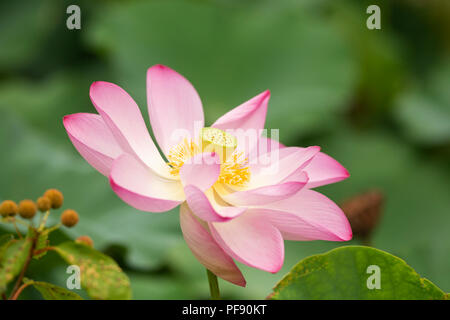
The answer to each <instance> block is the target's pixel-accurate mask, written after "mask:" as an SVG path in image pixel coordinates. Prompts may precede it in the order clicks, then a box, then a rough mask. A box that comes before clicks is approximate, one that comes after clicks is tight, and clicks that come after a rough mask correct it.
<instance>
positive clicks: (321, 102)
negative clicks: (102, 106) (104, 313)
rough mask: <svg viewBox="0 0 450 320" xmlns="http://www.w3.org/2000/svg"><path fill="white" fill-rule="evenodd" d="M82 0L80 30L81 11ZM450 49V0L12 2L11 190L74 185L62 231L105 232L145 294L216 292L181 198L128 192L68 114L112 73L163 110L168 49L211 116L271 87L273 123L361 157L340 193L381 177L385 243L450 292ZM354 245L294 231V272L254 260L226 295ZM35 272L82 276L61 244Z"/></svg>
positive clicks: (4, 131)
mask: <svg viewBox="0 0 450 320" xmlns="http://www.w3.org/2000/svg"><path fill="white" fill-rule="evenodd" d="M74 3H76V4H78V5H79V6H80V8H81V30H68V29H67V28H66V19H67V17H68V14H66V8H67V6H69V5H70V4H74ZM370 4H378V5H379V6H380V8H381V19H382V29H381V30H368V29H367V28H366V19H367V18H368V14H366V8H367V6H368V5H370ZM449 51H450V2H449V1H447V0H441V1H438V0H416V1H412V0H411V1H408V0H397V1H375V0H372V1H361V0H355V1H349V0H348V1H347V0H343V1H335V0H302V1H300V0H299V1H296V0H277V1H257V0H254V1H238V0H234V1H227V0H215V1H213V0H209V1H208V0H203V1H201V0H196V1H195V0H191V1H132V0H130V1H106V0H105V1H88V0H86V1H77V2H75V1H60V0H58V1H57V0H40V1H33V0H30V1H24V0H20V1H1V2H0V150H1V156H0V200H4V199H12V200H15V201H20V200H21V199H24V198H31V199H36V198H37V197H38V196H40V195H41V194H42V193H43V192H44V191H45V189H47V188H50V187H55V188H59V189H61V190H62V191H63V192H64V195H65V199H66V202H65V203H66V204H65V208H69V207H70V208H74V209H76V210H78V211H79V213H80V216H81V220H80V223H79V225H78V226H77V227H76V228H74V229H71V230H64V231H63V232H60V233H58V234H56V235H55V236H54V237H53V238H52V239H51V240H52V241H54V242H58V241H61V240H63V239H64V238H67V237H70V238H74V237H77V236H79V235H84V234H87V235H89V236H91V237H92V238H93V240H94V242H95V247H96V248H97V249H101V250H103V251H104V252H106V253H108V254H110V255H112V256H113V257H114V258H115V259H116V260H117V261H118V262H119V263H120V264H121V266H122V267H123V268H124V270H125V271H126V272H127V274H128V275H129V277H130V279H131V282H132V289H133V297H134V298H136V299H191V298H192V299H197V298H208V296H209V292H208V286H207V281H206V274H205V271H204V268H203V267H202V266H201V265H200V264H199V263H198V262H197V261H196V260H195V258H194V257H193V256H192V254H191V252H190V251H189V249H188V247H187V245H186V244H185V243H184V241H183V239H182V235H181V231H180V228H179V223H178V212H177V210H174V211H173V212H168V213H159V214H158V213H143V212H139V211H137V210H135V209H133V208H130V207H128V206H127V205H125V204H124V203H123V202H122V201H120V200H119V199H118V198H117V197H116V196H115V194H114V193H113V192H112V191H111V189H110V187H109V185H108V182H107V180H106V179H105V178H104V177H103V176H102V175H100V174H99V173H98V172H96V171H95V170H94V169H92V168H91V167H90V166H89V165H88V164H87V163H86V162H85V161H84V160H83V159H82V158H81V156H80V155H79V154H78V153H77V152H76V150H75V149H74V148H73V146H72V144H71V143H70V141H69V139H68V138H67V135H66V132H65V130H64V128H63V125H62V117H63V115H65V114H68V113H76V112H95V110H94V108H93V106H92V105H91V102H90V100H89V95H88V93H89V86H90V84H91V83H92V82H93V81H96V80H104V81H110V82H114V83H116V84H118V85H120V86H122V87H123V88H124V89H125V90H127V91H128V92H129V93H130V94H131V95H132V96H133V97H134V99H135V100H136V101H137V103H138V104H139V105H140V107H141V109H142V111H143V112H144V114H145V117H146V120H148V117H147V111H146V109H147V106H146V96H145V75H146V70H147V68H148V67H150V66H151V65H154V64H157V63H161V64H165V65H168V66H170V67H171V68H173V69H175V70H177V71H178V72H180V73H181V74H183V75H185V76H186V77H187V78H188V79H189V80H190V81H191V82H192V83H193V85H194V86H195V87H196V89H197V90H198V92H199V94H200V96H201V97H202V101H203V105H204V110H205V114H206V122H207V124H211V123H212V122H213V121H214V120H215V119H216V118H217V117H219V116H220V115H221V114H223V113H225V112H226V111H228V110H230V109H231V108H233V107H234V106H237V105H238V104H240V103H241V102H243V101H246V100H247V99H249V98H251V97H253V96H255V95H256V94H258V93H259V92H261V91H263V90H265V89H270V90H271V92H272V98H271V101H270V103H269V112H268V120H267V126H268V127H269V128H280V139H281V142H283V143H284V144H287V145H299V146H306V145H320V146H321V147H322V150H323V151H324V152H326V153H328V154H330V155H332V156H333V157H335V158H336V159H338V160H339V161H340V162H341V163H342V164H343V165H344V166H345V167H347V168H348V170H349V171H350V173H351V177H350V178H349V179H348V180H346V181H344V182H341V183H338V184H335V185H330V186H326V187H322V188H321V189H320V191H321V192H323V193H325V194H326V195H327V196H329V197H330V198H331V199H333V200H335V201H337V202H338V203H339V202H341V201H342V200H344V199H346V198H348V197H352V196H354V195H355V194H359V193H361V192H364V191H366V190H368V189H372V188H377V189H378V190H381V191H382V192H383V194H384V196H385V198H386V203H385V208H384V211H383V217H382V219H381V222H380V224H379V226H378V228H377V230H376V232H375V234H374V237H373V245H374V246H375V247H377V248H379V249H383V250H386V251H388V252H390V253H392V254H395V255H397V256H399V257H401V258H403V259H405V260H406V261H407V263H408V264H410V265H411V266H412V267H413V268H415V269H416V270H417V272H419V273H420V274H421V275H422V276H424V277H426V278H428V279H430V280H431V281H433V282H434V283H435V284H436V285H438V286H439V287H440V288H441V289H443V290H444V291H446V292H449V291H450V228H449V227H450V196H449V195H450V179H449V178H450V166H449V160H450V90H449V88H450V87H449V84H450V54H449ZM53 219H54V221H56V219H58V214H53ZM2 232H6V229H5V227H4V225H1V226H0V233H2ZM350 243H353V244H357V243H359V241H358V240H352V241H351V242H350ZM345 244H346V243H331V242H322V241H317V242H304V243H302V242H287V243H286V248H287V251H286V260H285V264H284V267H283V269H282V270H281V271H280V272H279V273H277V274H275V275H273V274H269V273H265V272H263V271H259V270H256V269H251V268H247V267H244V266H242V265H240V266H242V270H243V273H244V275H245V277H246V279H247V282H248V285H247V288H245V289H243V288H240V287H236V286H233V285H230V284H227V283H224V282H223V281H222V282H221V287H222V294H223V296H224V298H264V297H265V296H266V295H267V294H269V293H270V291H271V288H272V287H273V286H274V284H275V283H276V281H278V280H279V279H280V278H281V277H282V276H283V274H285V273H286V272H287V271H288V270H289V269H290V268H291V267H292V266H293V265H294V264H295V263H296V262H297V261H299V260H300V259H302V258H304V257H306V256H308V255H311V254H316V253H321V252H325V251H327V250H329V249H331V248H334V247H336V246H339V245H345ZM30 277H31V278H33V277H34V278H35V279H36V280H47V281H52V282H54V283H56V284H59V285H64V283H65V279H66V277H67V275H66V273H65V266H64V264H62V263H61V262H59V260H58V258H57V257H56V255H55V254H53V253H49V254H48V255H47V257H45V259H42V260H39V261H33V263H32V265H31V273H30ZM30 291H32V290H30ZM24 297H25V295H24ZM29 297H34V296H33V293H30V294H29Z"/></svg>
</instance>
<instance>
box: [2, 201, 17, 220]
mask: <svg viewBox="0 0 450 320" xmlns="http://www.w3.org/2000/svg"><path fill="white" fill-rule="evenodd" d="M18 210H19V208H18V207H17V204H16V203H15V202H14V201H12V200H5V201H3V202H2V204H1V205H0V214H1V216H2V217H8V216H15V215H16V214H17V211H18Z"/></svg>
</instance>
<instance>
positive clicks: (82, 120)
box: [63, 113, 122, 176]
mask: <svg viewBox="0 0 450 320" xmlns="http://www.w3.org/2000/svg"><path fill="white" fill-rule="evenodd" d="M63 123H64V127H65V128H66V131H67V134H68V135H69V138H70V141H72V143H73V145H74V146H75V148H76V149H77V150H78V152H79V153H80V154H81V155H82V156H83V158H84V159H85V160H86V161H87V162H88V163H89V164H90V165H91V166H93V167H94V168H95V169H97V170H98V171H99V172H100V173H101V174H103V175H105V176H108V175H109V171H110V169H111V166H112V163H113V161H114V159H115V158H117V157H118V156H120V155H121V154H122V149H121V148H120V147H119V145H118V144H117V142H116V140H115V139H114V137H113V135H112V134H111V131H109V129H108V127H107V126H106V124H105V122H104V121H103V119H102V117H101V116H99V115H98V114H92V113H77V114H71V115H67V116H65V117H64V119H63Z"/></svg>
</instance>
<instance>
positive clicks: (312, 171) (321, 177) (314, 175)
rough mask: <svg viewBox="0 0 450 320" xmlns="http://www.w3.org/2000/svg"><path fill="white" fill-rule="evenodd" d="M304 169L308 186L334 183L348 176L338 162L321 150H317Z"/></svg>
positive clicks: (313, 186)
mask: <svg viewBox="0 0 450 320" xmlns="http://www.w3.org/2000/svg"><path fill="white" fill-rule="evenodd" d="M304 170H305V171H306V172H307V173H308V176H309V182H308V184H307V187H308V188H315V187H320V186H323V185H326V184H330V183H335V182H338V181H341V180H344V179H347V178H348V177H349V176H350V175H349V173H348V171H347V169H345V168H344V167H343V166H342V165H341V164H340V163H339V162H337V161H336V160H335V159H333V158H332V157H330V156H328V155H326V154H325V153H322V152H319V153H318V154H317V155H316V156H315V157H314V159H312V161H311V162H310V163H309V164H308V165H307V166H306V167H305V168H304Z"/></svg>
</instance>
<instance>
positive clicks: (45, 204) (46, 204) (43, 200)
mask: <svg viewBox="0 0 450 320" xmlns="http://www.w3.org/2000/svg"><path fill="white" fill-rule="evenodd" d="M37 207H38V209H39V211H40V212H47V211H48V210H50V209H51V207H52V201H51V200H50V199H49V198H48V197H46V196H43V197H40V198H39V199H37Z"/></svg>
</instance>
